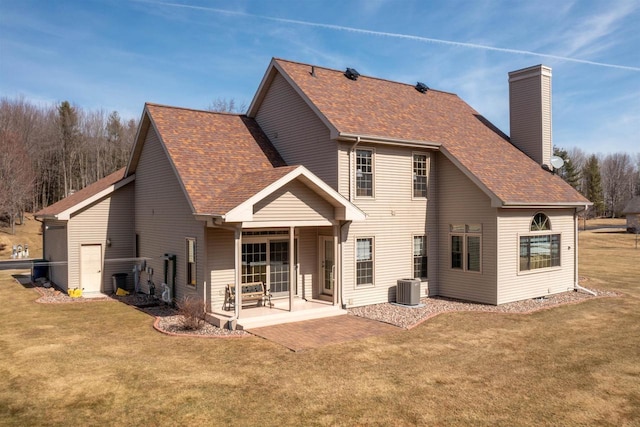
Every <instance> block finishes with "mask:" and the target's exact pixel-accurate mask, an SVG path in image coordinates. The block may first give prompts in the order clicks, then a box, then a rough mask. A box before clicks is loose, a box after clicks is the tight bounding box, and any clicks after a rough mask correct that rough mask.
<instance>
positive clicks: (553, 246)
mask: <svg viewBox="0 0 640 427" xmlns="http://www.w3.org/2000/svg"><path fill="white" fill-rule="evenodd" d="M550 230H551V222H550V221H549V217H548V216H547V215H545V214H543V213H542V212H538V213H537V214H535V215H534V216H533V219H532V220H531V226H530V227H529V231H530V232H532V233H531V234H530V235H521V236H520V271H529V270H537V269H541V268H550V267H560V234H551V233H547V234H544V233H540V231H550Z"/></svg>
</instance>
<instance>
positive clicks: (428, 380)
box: [0, 232, 640, 426]
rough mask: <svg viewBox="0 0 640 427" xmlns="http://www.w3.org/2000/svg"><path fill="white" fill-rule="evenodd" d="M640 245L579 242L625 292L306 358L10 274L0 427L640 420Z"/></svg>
mask: <svg viewBox="0 0 640 427" xmlns="http://www.w3.org/2000/svg"><path fill="white" fill-rule="evenodd" d="M633 245H634V240H633V236H631V235H627V234H620V233H594V232H584V233H581V248H580V263H581V266H582V267H581V268H582V269H581V275H583V276H587V277H589V279H590V280H589V281H588V282H587V285H592V286H595V287H599V288H606V289H613V290H618V291H620V292H623V293H624V294H625V296H623V297H619V298H600V299H594V300H590V301H588V302H585V303H581V304H575V305H567V306H562V307H558V308H554V309H550V310H544V311H540V312H537V313H533V314H530V315H511V314H488V313H451V314H444V315H440V316H437V317H435V318H433V319H431V320H429V321H427V322H424V323H423V324H422V325H420V326H418V327H416V328H414V329H413V330H411V331H407V332H403V333H399V334H391V335H387V336H385V337H379V338H371V339H367V340H361V341H353V342H349V343H346V344H340V345H334V346H328V347H324V348H320V349H316V350H310V351H306V352H302V353H293V352H290V351H288V350H286V349H285V348H283V347H280V346H278V345H276V344H274V343H271V342H268V341H265V340H263V339H259V338H255V337H251V338H242V339H211V338H210V339H198V338H183V337H169V336H165V335H162V334H160V333H158V332H156V331H155V330H153V328H152V320H153V319H152V318H151V317H149V316H147V315H146V314H144V313H141V312H139V311H136V310H135V309H133V308H131V307H129V306H125V305H123V304H120V303H116V302H93V303H87V304H66V305H44V304H36V303H34V300H35V299H36V298H37V294H36V293H35V292H33V291H32V290H30V289H25V288H23V287H22V286H20V285H19V284H17V283H16V282H15V281H13V279H11V278H10V277H9V276H8V274H7V273H6V272H0V302H2V303H1V304H0V325H1V326H0V425H20V426H25V425H30V426H33V425H69V424H70V423H73V424H75V425H100V426H102V425H152V426H155V425H296V426H299V425H452V424H467V425H490V426H496V425H504V426H513V425H519V426H520V425H532V426H534V425H535V426H539V425H611V426H621V425H640V424H639V421H638V420H640V279H639V277H640V249H638V250H635V249H634V248H633Z"/></svg>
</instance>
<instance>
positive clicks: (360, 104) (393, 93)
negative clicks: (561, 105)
mask: <svg viewBox="0 0 640 427" xmlns="http://www.w3.org/2000/svg"><path fill="white" fill-rule="evenodd" d="M274 62H275V63H276V64H277V66H279V67H280V69H282V70H283V71H284V73H286V75H288V76H289V77H290V79H291V80H293V82H294V84H295V85H297V87H298V89H299V90H300V91H301V92H302V93H304V95H305V96H306V97H307V98H308V100H309V101H310V102H311V103H313V104H314V105H315V106H316V107H317V109H318V110H319V111H320V113H321V114H322V115H323V116H324V117H325V118H326V119H327V121H328V122H329V123H330V124H331V125H332V126H333V127H334V128H335V129H336V130H337V131H338V132H339V133H340V134H355V135H363V136H364V135H367V136H377V137H381V138H389V139H399V140H410V141H424V142H429V143H438V144H442V146H443V147H444V149H445V151H446V152H448V153H449V154H450V155H451V156H453V157H454V158H455V159H456V160H457V161H458V162H459V163H460V165H461V166H462V167H463V168H465V169H467V171H468V172H470V173H471V174H472V175H474V176H475V177H476V178H477V179H478V180H479V181H480V183H481V184H482V185H484V186H485V188H486V189H488V190H489V191H490V192H492V193H493V194H495V196H496V197H498V198H499V199H500V200H501V201H502V202H503V203H505V204H562V203H588V200H587V199H585V198H584V197H583V196H582V195H581V194H579V193H578V192H577V191H575V190H574V189H573V188H572V187H571V186H569V185H568V184H566V183H565V182H564V181H563V180H562V179H561V178H560V177H558V176H557V175H552V174H551V173H549V172H547V171H544V170H543V169H542V168H541V167H540V165H538V164H537V163H536V162H535V161H533V160H531V159H530V158H529V157H528V156H526V155H525V154H524V153H522V152H521V151H520V150H518V149H517V148H515V147H514V146H513V145H512V144H511V143H510V142H509V140H508V138H507V137H506V136H505V135H504V134H503V133H502V132H500V131H498V130H497V128H495V127H494V126H493V125H491V124H490V123H489V122H488V121H487V120H486V119H485V118H484V117H482V116H481V115H480V114H479V113H478V112H476V111H475V110H474V109H473V108H471V107H470V106H469V105H468V104H467V103H465V102H464V101H462V99H460V98H459V97H458V96H457V95H455V94H451V93H446V92H440V91H437V90H431V89H430V90H428V91H427V92H426V93H420V92H418V91H417V90H416V89H415V87H414V86H412V85H407V84H402V83H396V82H391V81H388V80H382V79H377V78H371V77H366V76H360V77H359V78H358V80H357V81H353V80H349V79H347V78H346V77H345V76H344V74H343V71H338V70H331V69H327V68H322V67H317V66H316V67H314V75H315V76H312V74H311V66H310V65H306V64H301V63H297V62H291V61H286V60H282V59H275V60H274Z"/></svg>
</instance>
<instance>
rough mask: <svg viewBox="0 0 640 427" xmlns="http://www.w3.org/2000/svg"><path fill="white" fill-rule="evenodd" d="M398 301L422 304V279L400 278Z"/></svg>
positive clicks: (405, 303)
mask: <svg viewBox="0 0 640 427" xmlns="http://www.w3.org/2000/svg"><path fill="white" fill-rule="evenodd" d="M396 302H397V303H398V304H403V305H418V304H420V279H400V280H398V286H397V289H396Z"/></svg>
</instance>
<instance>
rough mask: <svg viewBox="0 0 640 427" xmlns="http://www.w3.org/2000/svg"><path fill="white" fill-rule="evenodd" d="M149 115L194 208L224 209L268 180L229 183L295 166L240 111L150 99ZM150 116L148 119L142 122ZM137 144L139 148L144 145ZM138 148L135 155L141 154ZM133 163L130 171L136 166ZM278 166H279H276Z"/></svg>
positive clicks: (197, 210) (202, 210)
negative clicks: (246, 184) (245, 184)
mask: <svg viewBox="0 0 640 427" xmlns="http://www.w3.org/2000/svg"><path fill="white" fill-rule="evenodd" d="M145 120H150V121H151V122H153V126H154V128H155V129H156V130H157V132H158V134H159V137H160V138H161V140H162V142H163V144H164V146H165V148H166V150H167V152H168V154H169V158H170V160H171V162H172V163H173V165H174V167H175V169H176V172H177V174H178V178H179V180H180V181H181V183H182V185H183V187H184V189H185V193H186V196H187V197H188V199H189V201H190V203H191V206H192V208H193V211H194V213H199V214H224V213H225V212H226V210H227V209H230V208H231V207H233V206H235V203H236V201H238V200H240V201H242V200H244V199H245V198H246V197H247V194H246V192H247V191H249V192H251V193H254V192H258V191H259V190H261V189H262V187H261V185H264V186H266V185H268V184H269V183H268V182H263V181H261V180H256V181H254V182H252V186H250V188H249V189H242V193H243V194H239V191H231V192H229V191H228V190H227V189H228V188H229V187H230V186H233V184H234V183H235V182H236V181H237V180H239V179H243V178H244V177H245V176H246V175H247V174H252V173H254V172H259V171H268V172H269V173H271V174H273V173H275V174H276V175H284V174H286V173H287V172H289V171H290V170H291V168H290V167H284V166H286V164H285V162H284V160H282V157H281V156H280V154H279V153H278V152H277V151H276V149H275V148H274V147H273V145H272V144H271V142H269V139H268V138H267V137H266V135H265V134H264V132H262V130H261V129H260V127H259V126H258V124H257V123H256V122H255V121H254V120H253V119H251V118H248V117H247V116H244V115H239V114H229V113H220V112H211V111H201V110H192V109H187V108H178V107H169V106H164V105H157V104H145V114H144V115H143V122H145ZM145 124H146V125H148V123H147V122H145V123H143V127H145ZM141 145H142V144H138V145H137V146H136V148H134V150H135V149H141ZM137 154H138V155H139V153H136V152H135V151H134V157H133V158H134V159H137ZM135 166H136V165H135V160H134V164H132V165H130V169H129V171H128V173H132V172H133V171H135ZM276 167H277V168H278V169H277V170H276V171H275V172H274V168H276Z"/></svg>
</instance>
